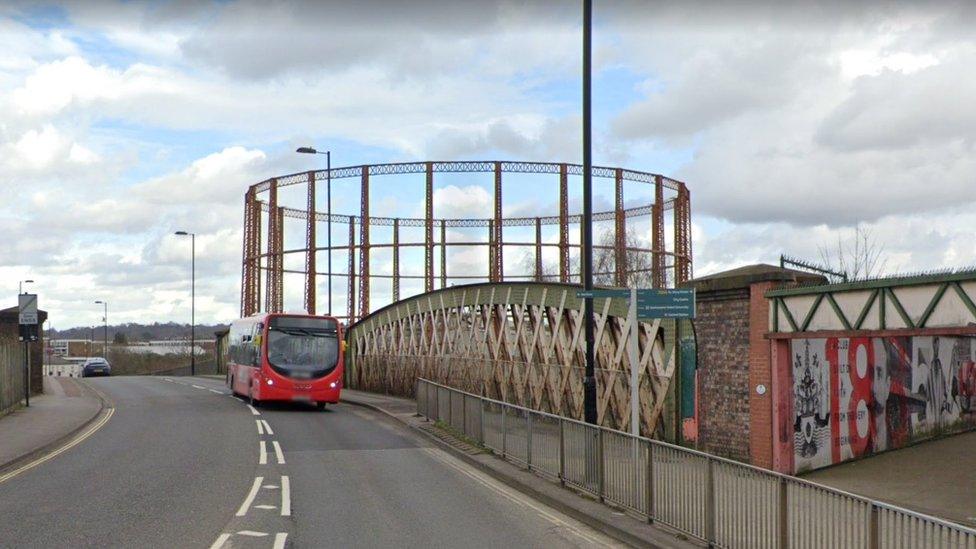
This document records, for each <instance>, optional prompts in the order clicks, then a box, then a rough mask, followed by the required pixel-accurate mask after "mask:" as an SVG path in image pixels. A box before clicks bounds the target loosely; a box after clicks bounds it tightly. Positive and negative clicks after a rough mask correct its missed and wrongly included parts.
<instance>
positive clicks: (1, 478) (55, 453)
mask: <svg viewBox="0 0 976 549" xmlns="http://www.w3.org/2000/svg"><path fill="white" fill-rule="evenodd" d="M113 414H115V408H109V409H108V411H107V412H106V413H105V415H103V416H102V417H101V418H99V419H98V421H96V422H95V423H93V424H91V425H90V426H89V427H88V428H87V429H85V430H84V432H82V433H80V434H79V435H78V436H76V437H74V438H73V439H71V440H70V441H68V443H66V444H65V445H64V446H61V447H60V448H58V449H56V450H54V451H52V452H49V453H47V454H45V455H43V456H41V457H39V458H37V459H35V460H33V461H31V462H29V463H25V464H24V465H21V466H20V467H18V468H16V469H14V470H13V471H10V472H9V473H4V474H3V475H0V483H3V482H6V481H8V480H10V479H12V478H14V477H15V476H17V475H19V474H21V473H23V472H24V471H28V470H30V469H33V468H34V467H37V466H38V465H40V464H42V463H44V462H46V461H48V460H50V459H54V458H55V457H57V456H59V455H61V454H63V453H64V452H67V451H68V450H70V449H72V448H74V447H75V446H77V445H78V444H81V443H82V442H83V441H84V440H85V439H86V438H88V437H90V436H92V435H93V434H95V431H98V430H99V429H101V428H102V426H103V425H105V424H106V423H108V420H109V419H111V418H112V415H113Z"/></svg>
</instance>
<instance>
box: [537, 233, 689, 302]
mask: <svg viewBox="0 0 976 549" xmlns="http://www.w3.org/2000/svg"><path fill="white" fill-rule="evenodd" d="M596 243H597V246H596V247H594V248H593V284H595V285H597V286H615V285H616V274H615V273H616V262H617V260H616V251H615V250H614V248H613V246H614V230H613V229H608V230H605V231H603V232H602V233H600V236H599V237H598V238H597V239H596ZM626 245H627V247H628V248H648V247H649V246H648V245H647V242H645V241H643V240H642V239H641V238H640V236H639V235H638V231H637V230H635V229H634V228H633V227H629V228H628V229H627V232H626ZM535 265H536V263H535V253H531V252H529V253H526V254H524V255H523V256H522V260H521V262H520V266H521V267H522V269H521V270H522V272H523V273H525V274H526V275H528V276H534V274H535V268H536V267H535ZM652 265H653V254H652V253H650V252H646V251H636V250H628V251H627V286H628V287H635V288H650V287H652V285H653V274H652V272H651V268H652ZM581 270H582V268H581V258H580V256H579V254H570V256H569V281H570V282H579V281H580V272H581ZM667 275H668V279H669V280H670V273H667ZM541 281H546V282H559V260H556V261H543V262H542V277H541Z"/></svg>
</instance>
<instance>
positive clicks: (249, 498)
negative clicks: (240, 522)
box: [237, 477, 264, 517]
mask: <svg viewBox="0 0 976 549" xmlns="http://www.w3.org/2000/svg"><path fill="white" fill-rule="evenodd" d="M262 481H264V477H255V478H254V484H252V485H251V491H250V492H248V494H247V497H246V498H244V503H242V504H241V508H240V509H238V510H237V516H239V517H243V516H244V515H246V514H247V510H248V509H249V508H250V507H251V504H252V503H254V498H255V497H257V495H258V489H259V488H261V482H262Z"/></svg>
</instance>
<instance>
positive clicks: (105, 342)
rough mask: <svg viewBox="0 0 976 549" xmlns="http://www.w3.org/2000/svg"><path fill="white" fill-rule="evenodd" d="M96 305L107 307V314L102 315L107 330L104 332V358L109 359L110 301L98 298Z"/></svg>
mask: <svg viewBox="0 0 976 549" xmlns="http://www.w3.org/2000/svg"><path fill="white" fill-rule="evenodd" d="M95 304H96V305H101V306H102V307H104V308H105V311H104V312H105V315H104V316H103V317H102V323H103V324H104V327H105V328H104V329H105V332H104V333H103V334H102V358H104V359H106V360H108V356H107V355H106V353H107V352H108V351H107V350H106V349H107V348H108V301H102V300H98V301H96V302H95Z"/></svg>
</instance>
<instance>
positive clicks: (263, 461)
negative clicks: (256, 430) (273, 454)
mask: <svg viewBox="0 0 976 549" xmlns="http://www.w3.org/2000/svg"><path fill="white" fill-rule="evenodd" d="M267 464H268V447H267V446H266V443H265V442H264V441H263V440H262V441H261V453H260V454H258V465H267Z"/></svg>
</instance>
